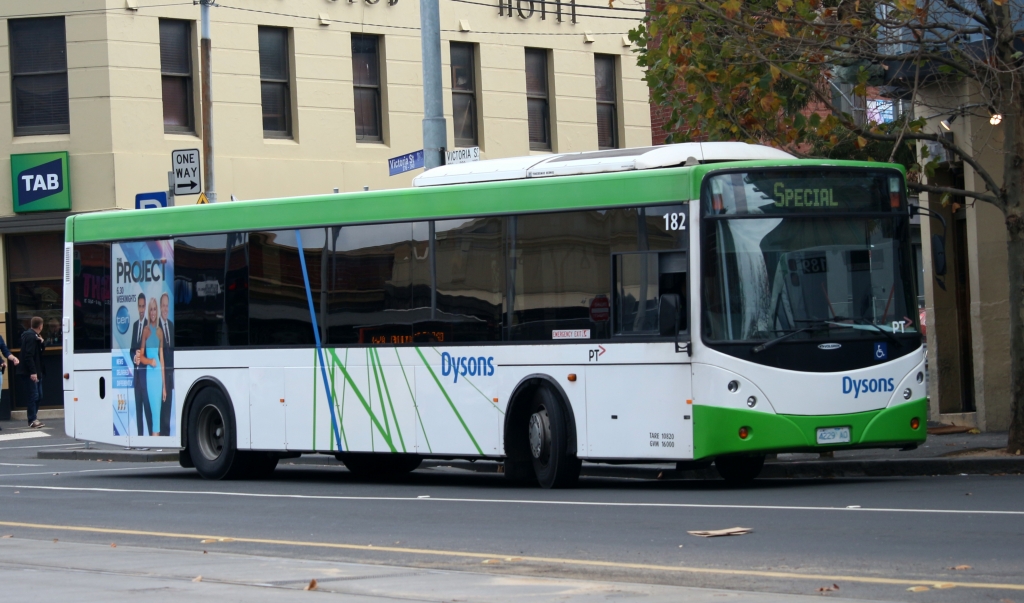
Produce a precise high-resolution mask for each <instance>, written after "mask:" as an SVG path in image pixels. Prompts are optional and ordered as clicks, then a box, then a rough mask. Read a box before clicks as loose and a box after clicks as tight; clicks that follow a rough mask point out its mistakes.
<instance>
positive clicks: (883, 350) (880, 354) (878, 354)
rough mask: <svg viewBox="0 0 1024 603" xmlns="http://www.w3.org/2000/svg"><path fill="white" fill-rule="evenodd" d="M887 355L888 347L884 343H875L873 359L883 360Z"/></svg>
mask: <svg viewBox="0 0 1024 603" xmlns="http://www.w3.org/2000/svg"><path fill="white" fill-rule="evenodd" d="M888 357H889V347H888V345H887V344H885V343H876V344H875V360H885V359H887V358H888Z"/></svg>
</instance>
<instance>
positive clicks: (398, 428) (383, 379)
mask: <svg viewBox="0 0 1024 603" xmlns="http://www.w3.org/2000/svg"><path fill="white" fill-rule="evenodd" d="M371 352H372V354H373V358H374V362H376V363H377V367H378V368H380V382H378V383H377V392H378V393H380V384H381V383H384V395H386V396H387V397H388V406H389V407H390V408H391V418H393V419H394V420H395V431H396V432H398V443H399V444H401V445H402V452H408V450H406V449H405V438H403V437H402V426H401V425H399V423H398V415H397V414H396V413H395V405H394V403H393V402H392V401H391V390H390V389H388V378H387V377H386V376H384V365H383V364H382V363H381V361H380V353H379V352H378V351H377V350H376V349H375V348H371ZM374 373H376V369H374ZM383 405H384V400H383V398H382V399H381V406H383ZM387 414H388V413H387V411H384V416H385V417H387Z"/></svg>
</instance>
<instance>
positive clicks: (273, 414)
mask: <svg viewBox="0 0 1024 603" xmlns="http://www.w3.org/2000/svg"><path fill="white" fill-rule="evenodd" d="M284 374H285V369H282V368H280V367H252V368H250V369H249V405H248V406H249V413H248V414H249V437H250V442H249V445H250V447H251V449H252V450H284V449H285V448H286V439H285V438H286V429H287V427H286V426H287V409H286V406H285V404H286V401H287V398H286V394H285V387H284ZM236 414H237V413H236ZM239 431H241V430H239Z"/></svg>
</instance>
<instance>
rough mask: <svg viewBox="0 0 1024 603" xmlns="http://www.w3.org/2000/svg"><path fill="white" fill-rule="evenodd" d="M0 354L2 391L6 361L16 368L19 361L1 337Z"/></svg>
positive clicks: (0, 383) (0, 386)
mask: <svg viewBox="0 0 1024 603" xmlns="http://www.w3.org/2000/svg"><path fill="white" fill-rule="evenodd" d="M0 353H2V354H3V357H0V389H3V387H4V373H5V372H7V361H8V360H10V361H11V364H12V365H14V366H18V363H19V362H21V361H20V360H18V357H17V356H15V355H14V354H12V353H11V350H10V349H8V347H7V342H6V341H4V338H3V336H2V335H0ZM2 429H3V428H2V427H0V430H2Z"/></svg>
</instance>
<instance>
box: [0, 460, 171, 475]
mask: <svg viewBox="0 0 1024 603" xmlns="http://www.w3.org/2000/svg"><path fill="white" fill-rule="evenodd" d="M146 464H147V465H149V464H150V463H146ZM44 466H45V465H44ZM150 469H181V465H179V464H177V463H175V464H173V465H157V466H156V467H115V468H111V469H79V470H78V471H43V472H40V473H0V477H23V476H26V475H56V474H58V473H59V474H60V475H71V474H74V473H101V472H104V471H148V470H150Z"/></svg>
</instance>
